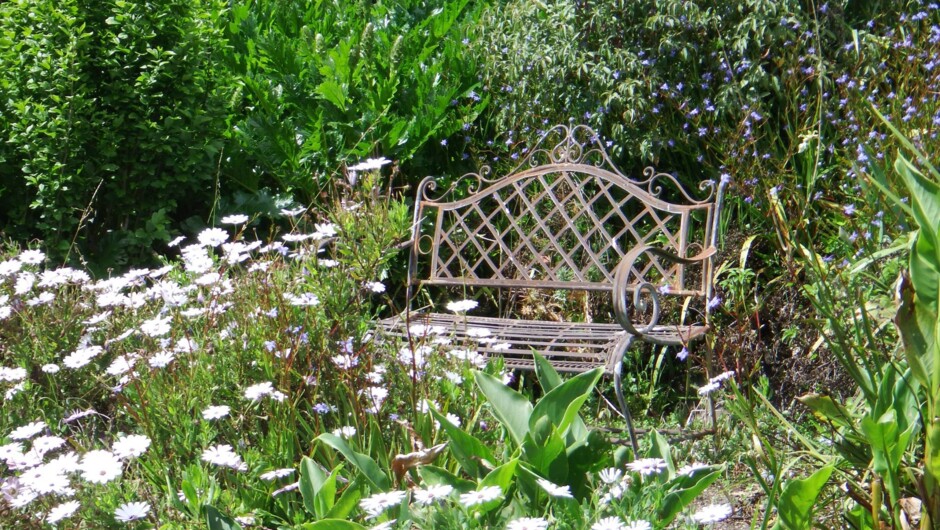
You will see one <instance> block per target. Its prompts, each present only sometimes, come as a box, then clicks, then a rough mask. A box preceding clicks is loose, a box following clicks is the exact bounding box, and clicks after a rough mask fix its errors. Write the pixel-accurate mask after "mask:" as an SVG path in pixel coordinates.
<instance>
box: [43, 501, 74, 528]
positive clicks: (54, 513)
mask: <svg viewBox="0 0 940 530" xmlns="http://www.w3.org/2000/svg"><path fill="white" fill-rule="evenodd" d="M81 506H82V505H81V504H79V503H78V501H68V502H63V503H62V504H59V505H58V506H55V507H54V508H52V509H51V510H49V514H48V515H46V522H47V523H49V524H56V523H58V522H59V521H61V520H62V519H65V518H66V517H71V516H72V514H73V513H75V512H76V511H78V509H79V508H81Z"/></svg>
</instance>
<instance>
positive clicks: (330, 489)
mask: <svg viewBox="0 0 940 530" xmlns="http://www.w3.org/2000/svg"><path fill="white" fill-rule="evenodd" d="M342 467H343V466H336V468H335V469H333V472H332V473H330V476H328V477H327V478H326V480H324V481H323V484H322V485H321V486H320V487H319V488H318V489H317V493H316V496H315V497H314V506H315V507H316V512H315V513H316V514H317V517H324V518H325V517H326V514H328V513H329V512H330V510H332V509H333V503H334V502H336V477H337V476H338V475H339V470H340V469H342Z"/></svg>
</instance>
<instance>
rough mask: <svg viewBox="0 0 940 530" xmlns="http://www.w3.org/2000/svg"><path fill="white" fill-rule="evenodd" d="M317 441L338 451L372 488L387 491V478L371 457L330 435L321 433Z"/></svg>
mask: <svg viewBox="0 0 940 530" xmlns="http://www.w3.org/2000/svg"><path fill="white" fill-rule="evenodd" d="M317 440H319V441H321V442H323V443H325V444H326V445H328V446H330V447H332V448H333V449H336V450H337V451H339V452H340V454H342V455H343V456H344V457H345V458H346V460H348V461H349V463H350V464H352V465H353V466H354V467H355V468H356V469H357V470H358V471H359V472H360V473H362V476H364V477H365V478H366V480H368V481H369V482H370V483H371V484H372V486H373V487H375V488H377V489H378V490H379V491H388V488H389V481H388V477H387V476H386V475H385V474H384V473H382V470H381V469H380V468H379V466H378V464H376V463H375V460H372V458H371V457H369V456H368V455H364V454H362V453H357V452H356V451H353V449H352V448H351V447H349V445H348V444H347V443H346V441H345V440H343V439H342V438H340V437H339V436H336V435H335V434H332V433H323V434H321V435H320V436H317Z"/></svg>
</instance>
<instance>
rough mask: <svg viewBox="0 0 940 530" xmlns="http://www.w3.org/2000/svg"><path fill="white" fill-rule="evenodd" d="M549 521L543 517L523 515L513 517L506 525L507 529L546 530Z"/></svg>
mask: <svg viewBox="0 0 940 530" xmlns="http://www.w3.org/2000/svg"><path fill="white" fill-rule="evenodd" d="M546 528H548V521H547V520H546V519H543V518H541V517H521V518H519V519H513V520H512V521H509V524H507V525H506V530H545V529H546Z"/></svg>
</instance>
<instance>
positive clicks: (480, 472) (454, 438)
mask: <svg viewBox="0 0 940 530" xmlns="http://www.w3.org/2000/svg"><path fill="white" fill-rule="evenodd" d="M431 415H432V416H434V419H436V420H437V421H438V422H440V424H441V428H443V429H444V432H445V433H447V437H448V438H450V441H451V443H450V445H449V446H448V447H449V448H450V452H451V454H452V455H454V458H455V459H457V463H459V464H460V467H461V468H463V470H464V471H466V472H467V473H468V474H469V475H470V476H472V477H474V478H481V477H483V476H484V475H486V473H487V472H488V471H489V470H488V469H487V468H486V465H485V464H484V462H488V463H490V465H493V463H494V462H496V460H495V459H494V458H493V454H492V453H490V450H489V449H488V448H487V447H486V446H485V445H483V442H481V441H480V440H478V439H476V437H474V436H473V435H471V434H469V433H467V432H465V431H464V430H463V429H461V428H460V427H457V426H456V425H454V424H452V423H451V422H450V420H448V419H447V417H446V416H444V415H443V414H441V413H440V412H438V411H437V410H435V409H434V408H433V407H432V408H431Z"/></svg>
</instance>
